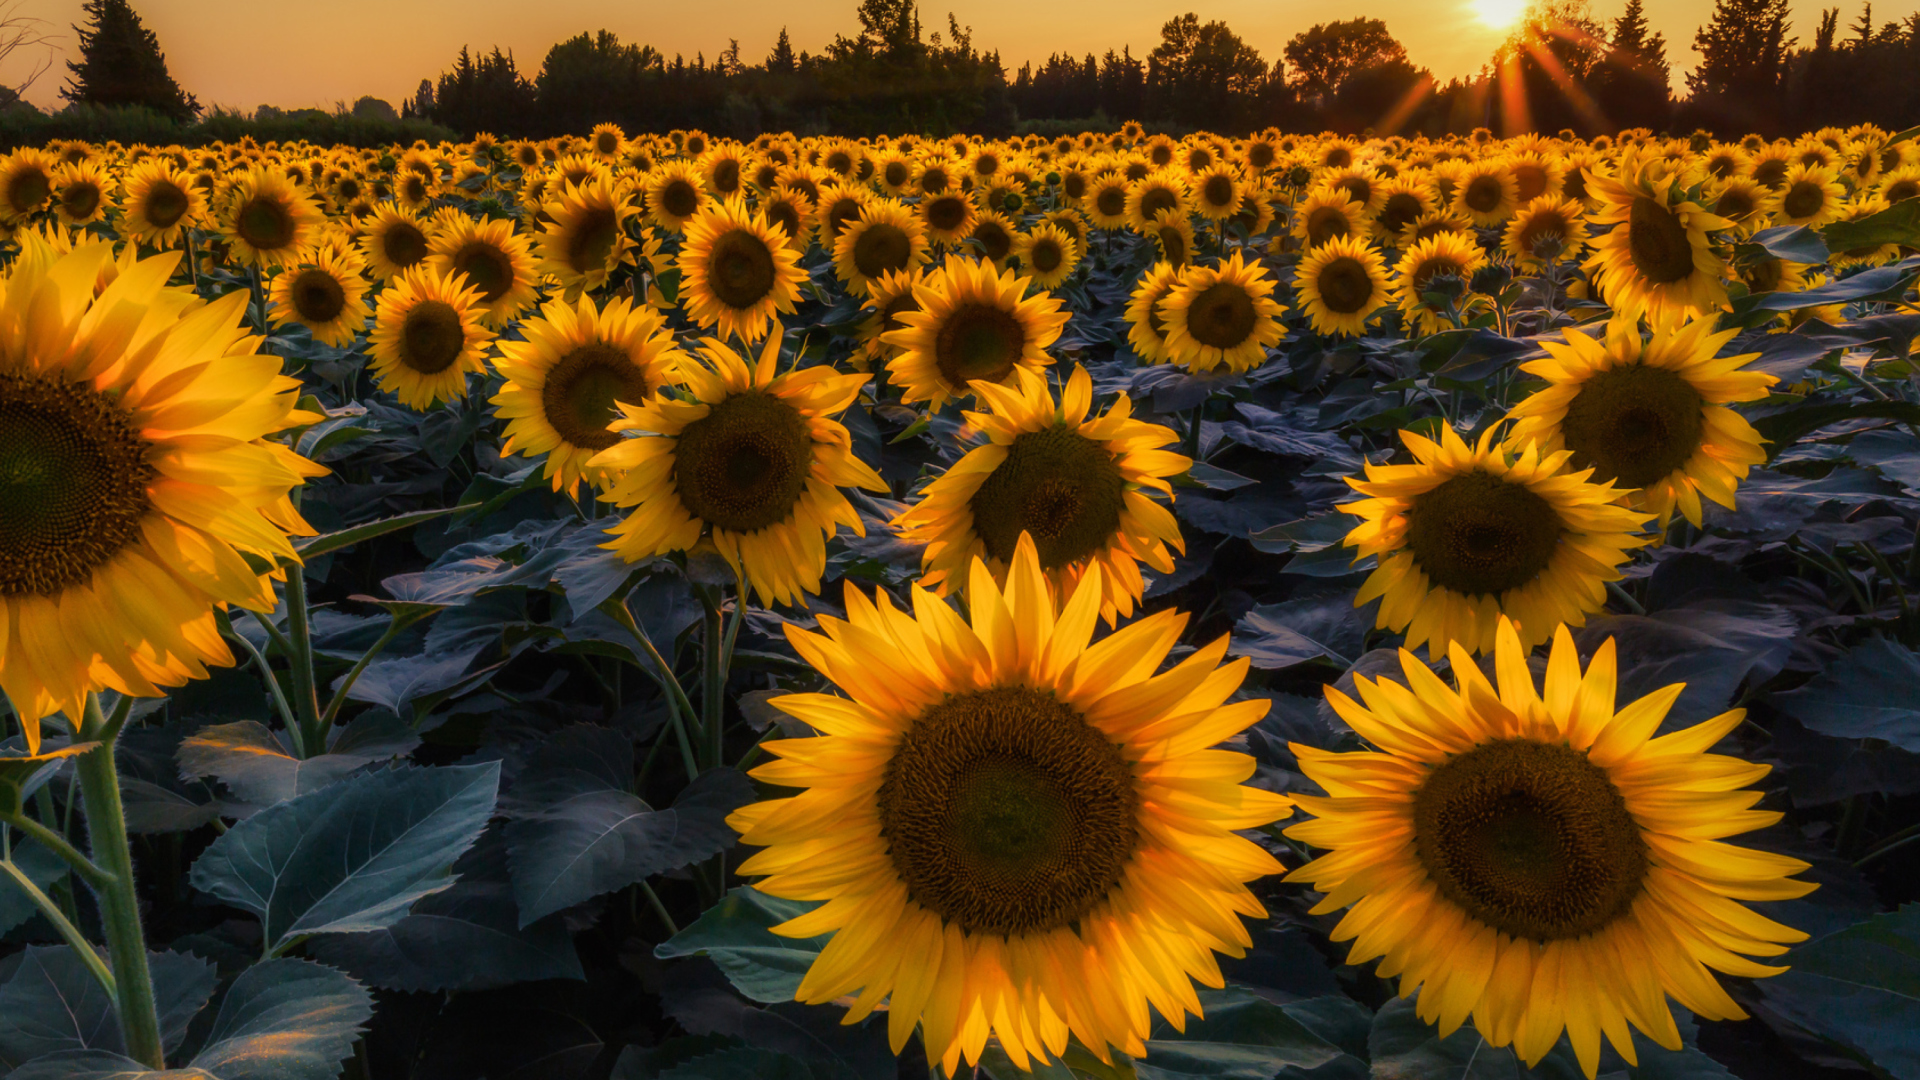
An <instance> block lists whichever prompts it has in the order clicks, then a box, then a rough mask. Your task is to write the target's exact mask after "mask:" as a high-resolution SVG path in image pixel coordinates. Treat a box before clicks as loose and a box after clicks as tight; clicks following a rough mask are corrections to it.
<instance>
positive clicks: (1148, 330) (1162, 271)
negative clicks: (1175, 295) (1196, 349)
mask: <svg viewBox="0 0 1920 1080" xmlns="http://www.w3.org/2000/svg"><path fill="white" fill-rule="evenodd" d="M1185 273H1186V268H1185V267H1179V266H1175V265H1173V264H1172V263H1170V262H1164V261H1162V262H1157V263H1154V264H1153V266H1151V267H1149V268H1148V270H1147V272H1146V273H1144V274H1141V275H1140V282H1139V284H1137V285H1135V286H1134V288H1133V296H1132V297H1131V298H1130V299H1129V300H1128V301H1127V312H1126V315H1127V344H1128V345H1131V346H1133V352H1134V355H1136V356H1138V357H1139V358H1140V360H1141V362H1143V363H1148V364H1158V363H1163V362H1165V361H1168V360H1170V359H1172V354H1171V353H1169V352H1168V350H1167V323H1166V320H1165V319H1163V318H1161V317H1160V301H1162V300H1165V299H1166V298H1167V294H1168V293H1170V292H1172V291H1173V290H1174V288H1175V287H1176V286H1178V285H1179V284H1180V279H1181V277H1182V276H1183V275H1184V274H1185Z"/></svg>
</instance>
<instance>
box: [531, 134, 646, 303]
mask: <svg viewBox="0 0 1920 1080" xmlns="http://www.w3.org/2000/svg"><path fill="white" fill-rule="evenodd" d="M611 126H612V125H609V124H602V125H601V127H611ZM596 130H598V129H596ZM616 130H617V129H616ZM546 212H547V216H548V218H549V219H550V220H548V221H547V222H546V223H545V224H544V225H543V226H542V227H541V231H540V238H539V239H538V240H537V241H535V248H536V250H537V251H538V253H539V256H540V265H539V269H540V272H541V273H545V274H551V275H553V278H554V280H555V281H558V282H559V283H560V287H561V288H562V289H564V290H566V297H567V299H569V300H574V299H578V298H579V296H580V294H581V293H582V292H586V291H588V290H591V289H598V288H600V287H601V286H603V285H605V284H606V283H607V277H608V276H609V275H610V274H612V273H613V271H614V270H615V269H617V268H618V267H619V266H620V265H621V264H622V263H624V262H630V261H632V256H631V255H630V254H629V253H630V252H631V251H632V250H633V238H632V237H631V236H629V235H628V234H627V222H628V221H630V220H631V219H632V218H633V217H634V216H635V215H634V210H633V206H632V205H631V204H630V203H629V202H628V201H627V198H626V194H625V192H623V191H622V190H621V189H620V187H619V186H618V185H617V184H616V183H615V182H614V180H613V177H611V176H610V175H608V174H607V173H605V172H601V173H597V174H596V175H595V176H594V177H593V178H592V179H590V180H588V181H587V182H586V183H584V184H568V185H567V187H566V190H565V193H564V194H562V195H561V196H560V198H559V199H557V200H554V201H553V202H550V203H548V204H547V208H546Z"/></svg>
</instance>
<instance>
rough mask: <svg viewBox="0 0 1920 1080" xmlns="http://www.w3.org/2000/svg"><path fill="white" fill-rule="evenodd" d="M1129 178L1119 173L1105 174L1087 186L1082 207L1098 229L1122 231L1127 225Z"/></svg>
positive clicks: (1081, 203) (1095, 178)
mask: <svg viewBox="0 0 1920 1080" xmlns="http://www.w3.org/2000/svg"><path fill="white" fill-rule="evenodd" d="M1128 186H1129V181H1128V180H1127V178H1126V177H1125V176H1123V175H1121V174H1120V173H1117V172H1103V173H1101V174H1100V175H1098V176H1096V177H1094V178H1093V180H1092V182H1090V183H1089V184H1088V185H1087V194H1086V197H1085V198H1083V199H1081V200H1080V205H1081V207H1082V208H1083V209H1085V210H1086V212H1087V217H1088V219H1089V220H1091V221H1092V222H1093V224H1094V226H1095V227H1096V228H1101V229H1120V228H1125V227H1126V224H1127V187H1128Z"/></svg>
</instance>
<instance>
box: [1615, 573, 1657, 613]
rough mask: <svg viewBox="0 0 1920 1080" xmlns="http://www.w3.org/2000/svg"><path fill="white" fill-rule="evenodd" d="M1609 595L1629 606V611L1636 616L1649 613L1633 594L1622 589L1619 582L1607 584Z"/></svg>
mask: <svg viewBox="0 0 1920 1080" xmlns="http://www.w3.org/2000/svg"><path fill="white" fill-rule="evenodd" d="M1607 594H1608V595H1609V596H1612V597H1613V598H1614V599H1615V600H1618V601H1620V602H1621V603H1623V604H1625V605H1627V610H1628V611H1631V612H1633V613H1634V614H1635V615H1645V614H1646V613H1647V609H1646V607H1645V606H1643V605H1642V604H1641V603H1640V601H1638V600H1635V599H1634V598H1633V594H1632V593H1630V592H1628V591H1627V590H1625V589H1623V588H1621V587H1620V583H1619V582H1617V581H1609V582H1607Z"/></svg>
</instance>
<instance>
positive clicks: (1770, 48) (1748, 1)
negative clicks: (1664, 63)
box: [1687, 0, 1794, 129]
mask: <svg viewBox="0 0 1920 1080" xmlns="http://www.w3.org/2000/svg"><path fill="white" fill-rule="evenodd" d="M1788 15H1789V13H1788V11H1787V0H1715V4H1714V8H1713V16H1712V17H1711V18H1710V19H1709V20H1708V21H1707V24H1706V25H1705V26H1702V27H1701V28H1700V29H1699V31H1698V33H1696V34H1695V35H1694V39H1693V44H1694V48H1696V49H1698V50H1699V51H1700V57H1701V60H1700V66H1699V67H1697V68H1695V69H1694V70H1693V71H1691V72H1688V73H1687V87H1688V89H1690V90H1692V91H1693V94H1694V97H1695V98H1696V99H1700V98H1708V99H1717V100H1714V101H1709V102H1706V103H1705V104H1707V105H1708V107H1709V109H1717V111H1718V113H1719V114H1720V115H1721V116H1722V117H1723V118H1724V119H1723V120H1722V125H1723V126H1727V127H1729V128H1730V127H1731V126H1733V125H1735V124H1739V123H1746V124H1748V125H1749V126H1750V129H1759V128H1766V129H1773V128H1777V127H1779V126H1780V124H1779V120H1778V114H1779V112H1780V104H1781V89H1782V84H1783V82H1784V81H1785V78H1786V73H1787V54H1788V50H1790V49H1792V48H1793V44H1794V39H1793V38H1790V37H1788V36H1787V19H1788Z"/></svg>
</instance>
